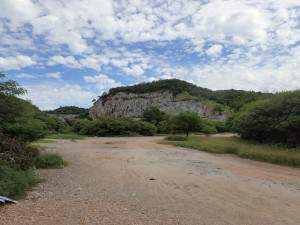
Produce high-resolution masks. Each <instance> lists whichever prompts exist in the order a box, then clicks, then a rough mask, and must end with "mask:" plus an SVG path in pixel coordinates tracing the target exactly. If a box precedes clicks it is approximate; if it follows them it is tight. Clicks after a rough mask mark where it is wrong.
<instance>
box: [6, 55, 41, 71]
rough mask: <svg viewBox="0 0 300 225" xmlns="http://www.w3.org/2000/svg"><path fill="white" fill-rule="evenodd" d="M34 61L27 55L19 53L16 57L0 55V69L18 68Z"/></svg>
mask: <svg viewBox="0 0 300 225" xmlns="http://www.w3.org/2000/svg"><path fill="white" fill-rule="evenodd" d="M35 64H36V62H35V61H34V60H32V59H31V58H30V57H29V56H25V55H19V56H17V57H6V58H3V57H0V69H1V70H11V69H15V70H19V69H21V68H24V67H28V66H32V65H35Z"/></svg>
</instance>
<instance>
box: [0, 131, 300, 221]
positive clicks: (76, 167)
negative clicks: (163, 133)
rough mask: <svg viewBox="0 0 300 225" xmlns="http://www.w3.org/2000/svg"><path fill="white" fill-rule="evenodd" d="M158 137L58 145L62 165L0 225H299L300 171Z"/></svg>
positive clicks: (44, 174) (8, 210)
mask: <svg viewBox="0 0 300 225" xmlns="http://www.w3.org/2000/svg"><path fill="white" fill-rule="evenodd" d="M161 140H162V137H138V138H136V137H134V138H87V139H86V140H78V141H70V140H57V141H55V143H48V144H44V145H46V146H47V147H48V148H47V151H48V152H58V153H59V154H61V155H62V156H63V158H64V159H65V160H66V161H67V162H68V164H69V165H68V166H67V167H66V168H64V169H62V170H37V171H36V173H37V176H38V177H39V178H44V179H46V180H47V181H46V182H44V183H41V184H40V185H39V186H37V187H35V188H34V190H32V191H30V192H29V193H28V196H27V197H26V198H25V199H24V200H21V201H20V202H19V204H17V205H5V206H4V207H2V208H0V224H1V225H2V224H3V225H7V224H13V225H15V224H28V225H31V224H73V225H75V224H218V225H220V224H243V225H246V224H272V225H276V224H278V225H279V224H280V225H282V224H295V225H297V224H300V169H298V168H289V167H284V166H277V165H271V164H267V163H261V162H255V161H251V160H247V159H240V158H238V157H236V156H234V155H215V154H210V153H205V152H200V151H196V150H190V149H185V148H177V147H173V146H166V145H162V144H157V142H159V141H161Z"/></svg>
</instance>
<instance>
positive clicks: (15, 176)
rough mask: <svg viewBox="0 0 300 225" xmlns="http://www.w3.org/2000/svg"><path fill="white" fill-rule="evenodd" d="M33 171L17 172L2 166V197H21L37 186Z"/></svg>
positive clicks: (0, 185) (0, 183)
mask: <svg viewBox="0 0 300 225" xmlns="http://www.w3.org/2000/svg"><path fill="white" fill-rule="evenodd" d="M37 182H38V180H36V179H35V178H34V175H33V171H32V169H28V170H26V171H23V170H16V169H13V168H11V167H7V166H0V195H3V196H6V197H20V196H23V195H24V194H25V191H26V190H28V189H29V187H30V186H32V185H35V184H37Z"/></svg>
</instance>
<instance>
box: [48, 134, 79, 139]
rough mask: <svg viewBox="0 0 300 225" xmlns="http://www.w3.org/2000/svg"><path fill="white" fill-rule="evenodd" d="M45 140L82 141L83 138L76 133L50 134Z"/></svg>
mask: <svg viewBox="0 0 300 225" xmlns="http://www.w3.org/2000/svg"><path fill="white" fill-rule="evenodd" d="M45 138H46V139H70V140H83V139H84V138H85V136H83V135H80V134H76V133H68V134H62V133H58V134H50V135H47V136H46V137H45Z"/></svg>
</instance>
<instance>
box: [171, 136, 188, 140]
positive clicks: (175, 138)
mask: <svg viewBox="0 0 300 225" xmlns="http://www.w3.org/2000/svg"><path fill="white" fill-rule="evenodd" d="M165 139H166V140H168V141H187V140H188V138H187V137H186V136H168V137H166V138H165Z"/></svg>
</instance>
